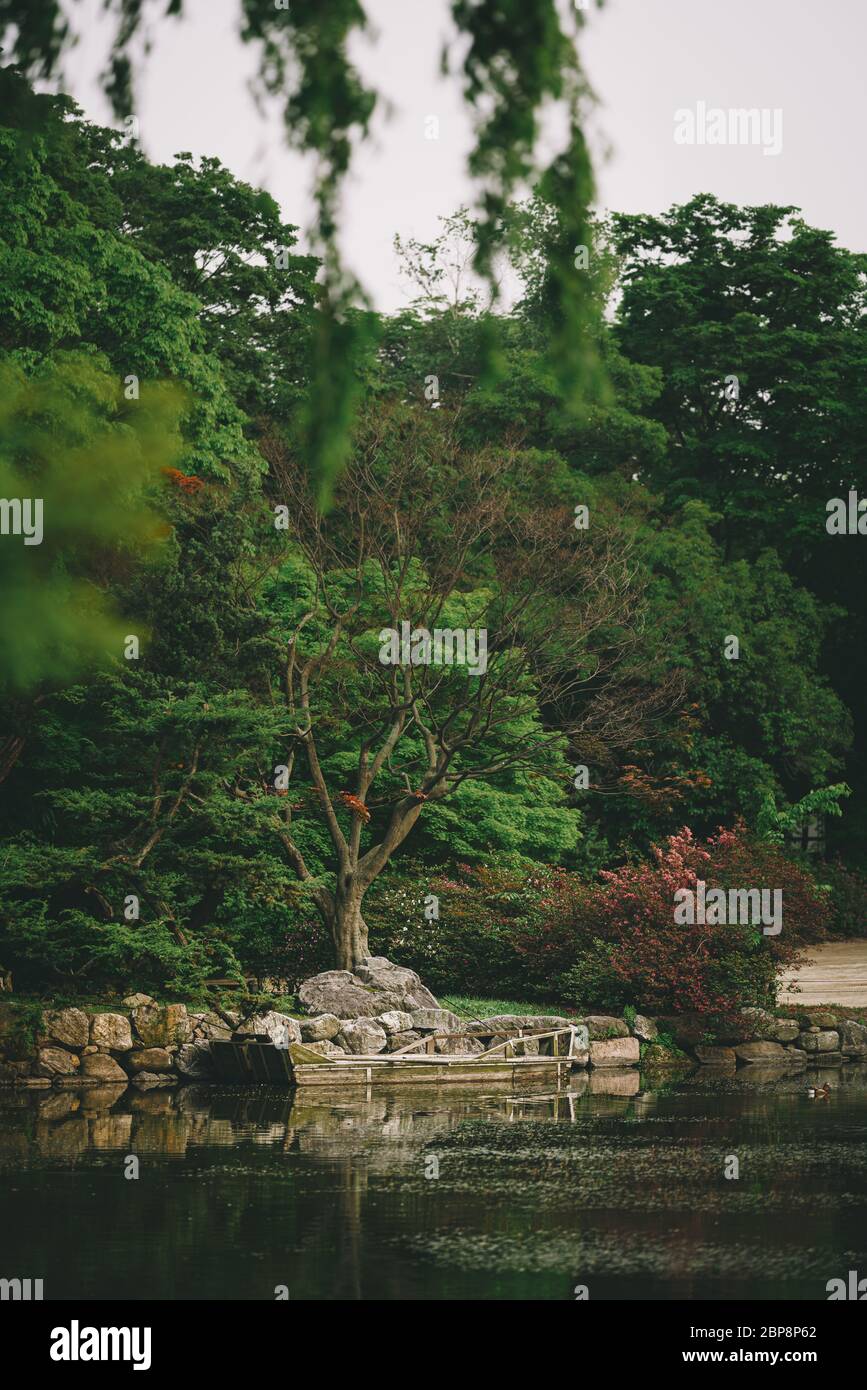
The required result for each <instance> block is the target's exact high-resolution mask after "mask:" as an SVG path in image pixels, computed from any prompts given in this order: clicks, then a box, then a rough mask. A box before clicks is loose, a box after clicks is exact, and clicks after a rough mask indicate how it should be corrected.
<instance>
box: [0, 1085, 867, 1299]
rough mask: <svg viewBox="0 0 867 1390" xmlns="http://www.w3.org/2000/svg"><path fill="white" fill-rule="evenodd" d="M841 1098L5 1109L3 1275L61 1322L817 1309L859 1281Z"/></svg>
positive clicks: (104, 1096) (854, 1121) (793, 1092)
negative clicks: (273, 1314)
mask: <svg viewBox="0 0 867 1390" xmlns="http://www.w3.org/2000/svg"><path fill="white" fill-rule="evenodd" d="M826 1079H827V1080H828V1081H829V1083H830V1085H831V1087H832V1088H833V1090H832V1095H831V1098H830V1099H829V1100H828V1101H821V1102H811V1101H809V1100H808V1099H807V1098H806V1094H805V1089H806V1086H807V1084H808V1081H807V1077H806V1074H805V1073H804V1072H803V1071H800V1072H780V1071H778V1070H775V1069H766V1068H759V1067H748V1068H743V1069H739V1070H738V1071H736V1072H735V1071H729V1070H726V1069H720V1070H717V1069H713V1068H702V1069H699V1070H698V1071H694V1072H691V1073H690V1072H687V1073H685V1074H683V1073H681V1074H678V1073H676V1072H675V1073H672V1072H664V1073H662V1074H660V1075H659V1076H656V1077H650V1076H646V1075H642V1076H639V1074H638V1073H637V1072H636V1071H634V1070H630V1071H626V1072H618V1071H613V1070H612V1071H596V1072H593V1073H591V1074H590V1075H589V1076H588V1075H587V1074H579V1075H576V1076H575V1077H574V1079H573V1083H572V1085H571V1087H570V1089H569V1091H568V1092H567V1093H565V1094H564V1093H560V1094H559V1095H555V1094H550V1095H546V1094H535V1095H524V1096H520V1097H506V1096H503V1095H502V1094H498V1095H490V1096H484V1095H479V1093H478V1091H477V1090H476V1089H462V1088H454V1087H443V1088H441V1089H439V1090H424V1089H422V1090H418V1091H412V1092H410V1091H406V1090H403V1089H401V1090H398V1091H391V1092H390V1091H372V1092H370V1091H369V1092H367V1093H366V1094H364V1093H361V1094H353V1095H352V1096H348V1097H333V1098H323V1096H322V1095H321V1094H316V1095H315V1096H314V1097H312V1098H311V1099H307V1098H306V1097H305V1095H304V1094H303V1093H302V1094H301V1095H299V1096H297V1097H293V1096H291V1095H290V1094H289V1093H287V1092H283V1091H277V1090H269V1089H261V1090H241V1089H238V1090H230V1089H216V1088H213V1087H200V1086H187V1087H183V1088H180V1089H178V1090H156V1091H151V1092H144V1093H142V1092H138V1091H135V1090H133V1089H128V1090H125V1091H122V1092H120V1093H119V1092H118V1089H117V1088H114V1087H106V1088H98V1089H87V1090H85V1089H82V1090H80V1091H76V1090H63V1091H49V1092H45V1091H41V1092H28V1091H20V1090H3V1091H0V1176H2V1186H0V1230H2V1231H3V1233H4V1234H3V1264H4V1266H7V1267H8V1269H7V1270H5V1271H4V1272H9V1271H12V1272H16V1273H19V1274H20V1275H21V1276H22V1277H28V1276H29V1277H34V1278H35V1277H43V1278H45V1280H46V1296H47V1297H56V1298H88V1297H102V1296H110V1297H120V1298H146V1297H157V1298H184V1299H196V1298H273V1297H274V1289H275V1287H276V1286H277V1285H280V1284H285V1285H287V1286H288V1287H289V1290H290V1295H291V1297H292V1298H302V1299H303V1298H326V1299H327V1298H353V1299H354V1298H393V1299H406V1298H444V1297H445V1298H461V1297H468V1298H568V1297H570V1296H571V1295H570V1290H571V1289H572V1287H573V1286H574V1284H575V1283H576V1282H583V1283H588V1284H589V1285H590V1291H591V1298H594V1297H612V1298H648V1297H649V1298H654V1297H656V1298H659V1297H693V1298H707V1297H711V1298H714V1297H723V1298H725V1297H759V1298H771V1297H782V1298H823V1297H825V1293H824V1285H825V1282H826V1281H827V1280H828V1279H830V1278H832V1277H835V1276H837V1275H839V1274H841V1273H842V1274H845V1271H846V1269H848V1268H862V1269H863V1271H864V1272H867V1142H865V1141H867V1067H864V1066H859V1067H854V1066H847V1067H845V1068H840V1067H837V1068H828V1069H827V1071H825V1070H819V1069H813V1068H811V1069H810V1072H809V1082H810V1083H812V1084H817V1085H821V1084H822V1083H823V1082H824V1081H825V1080H826ZM130 1154H135V1155H136V1156H137V1157H138V1159H139V1177H138V1178H137V1179H133V1180H130V1179H128V1178H126V1177H125V1176H124V1165H125V1160H126V1158H127V1156H128V1155H130ZM731 1155H736V1156H737V1157H738V1160H739V1165H740V1176H739V1178H738V1180H737V1181H729V1180H727V1179H726V1178H725V1176H724V1170H725V1163H726V1159H727V1158H728V1157H729V1156H731ZM432 1157H433V1158H434V1159H435V1160H436V1162H435V1163H431V1161H430V1160H431V1158H432ZM432 1170H436V1171H437V1174H438V1175H437V1176H436V1177H433V1176H432ZM859 1262H860V1263H859ZM838 1266H839V1268H838Z"/></svg>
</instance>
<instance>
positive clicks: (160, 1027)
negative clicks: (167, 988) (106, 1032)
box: [132, 1003, 190, 1047]
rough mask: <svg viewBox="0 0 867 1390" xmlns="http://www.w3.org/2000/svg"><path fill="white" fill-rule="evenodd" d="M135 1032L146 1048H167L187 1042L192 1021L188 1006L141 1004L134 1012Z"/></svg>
mask: <svg viewBox="0 0 867 1390" xmlns="http://www.w3.org/2000/svg"><path fill="white" fill-rule="evenodd" d="M132 1017H133V1023H134V1024H135V1031H136V1033H137V1034H138V1036H139V1038H140V1039H141V1041H142V1042H143V1043H144V1045H145V1047H165V1046H166V1045H167V1044H168V1043H182V1042H186V1041H187V1037H188V1034H189V1032H190V1020H189V1016H188V1014H187V1006H186V1004H154V1003H150V1004H139V1005H137V1006H136V1007H135V1008H134V1009H133V1011H132Z"/></svg>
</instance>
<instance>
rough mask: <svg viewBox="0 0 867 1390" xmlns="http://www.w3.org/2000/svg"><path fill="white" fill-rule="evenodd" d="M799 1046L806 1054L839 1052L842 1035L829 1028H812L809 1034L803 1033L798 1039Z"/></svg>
mask: <svg viewBox="0 0 867 1390" xmlns="http://www.w3.org/2000/svg"><path fill="white" fill-rule="evenodd" d="M798 1046H799V1047H801V1048H803V1050H804V1052H837V1051H838V1049H839V1047H840V1034H839V1033H837V1032H836V1031H834V1030H832V1029H830V1028H828V1029H821V1028H811V1029H810V1031H809V1032H808V1033H802V1034H801V1036H800V1037H799V1039H798Z"/></svg>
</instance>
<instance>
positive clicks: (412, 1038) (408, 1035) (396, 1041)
mask: <svg viewBox="0 0 867 1390" xmlns="http://www.w3.org/2000/svg"><path fill="white" fill-rule="evenodd" d="M420 1037H421V1033H417V1032H416V1031H415V1029H414V1028H407V1029H406V1031H405V1032H403V1033H392V1034H391V1035H390V1036H388V1037H387V1041H386V1044H385V1047H386V1051H387V1052H397V1050H398V1048H401V1047H406V1046H407V1045H408V1044H409V1043H411V1042H418V1039H419V1038H420Z"/></svg>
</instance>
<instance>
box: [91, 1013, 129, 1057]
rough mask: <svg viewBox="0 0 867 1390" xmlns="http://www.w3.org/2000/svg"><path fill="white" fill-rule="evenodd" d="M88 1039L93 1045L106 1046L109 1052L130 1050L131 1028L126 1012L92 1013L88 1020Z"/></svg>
mask: <svg viewBox="0 0 867 1390" xmlns="http://www.w3.org/2000/svg"><path fill="white" fill-rule="evenodd" d="M90 1041H91V1043H92V1044H93V1046H94V1047H107V1048H108V1050H109V1052H129V1051H131V1049H132V1030H131V1028H130V1026H129V1019H128V1018H127V1016H126V1014H94V1015H93V1017H92V1018H91V1020H90Z"/></svg>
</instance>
